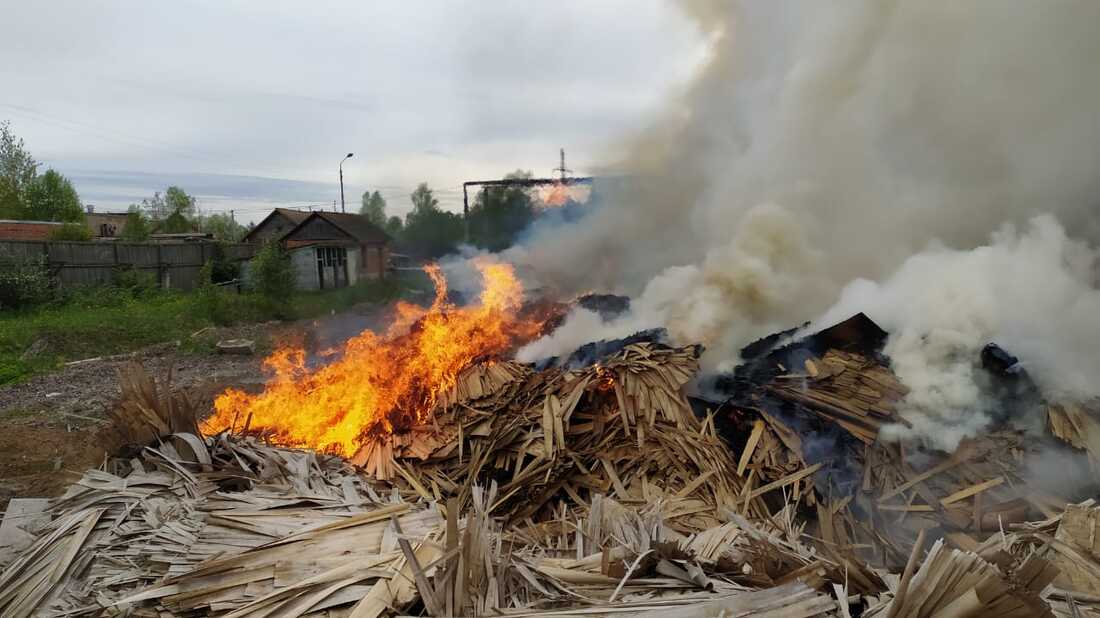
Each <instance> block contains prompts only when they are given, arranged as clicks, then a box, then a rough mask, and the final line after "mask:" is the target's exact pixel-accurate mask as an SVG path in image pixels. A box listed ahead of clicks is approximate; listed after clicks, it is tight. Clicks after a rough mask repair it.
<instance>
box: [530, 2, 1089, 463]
mask: <svg viewBox="0 0 1100 618" xmlns="http://www.w3.org/2000/svg"><path fill="white" fill-rule="evenodd" d="M685 8H686V9H687V10H688V12H689V13H690V14H691V15H693V16H694V17H695V18H696V19H697V21H698V23H699V24H700V27H701V30H703V31H704V32H705V33H706V34H707V35H708V36H710V37H711V41H712V45H713V50H712V58H711V61H710V62H709V63H708V65H707V66H706V67H705V68H704V69H703V71H702V72H701V74H700V75H699V77H698V79H697V80H696V81H695V82H694V83H693V84H692V86H691V87H690V88H689V89H688V90H687V91H686V92H685V93H684V95H683V97H682V98H681V99H679V100H678V101H676V104H675V105H674V106H673V107H672V108H671V109H670V111H669V114H668V117H667V118H666V119H665V121H664V122H661V123H660V124H658V125H657V126H656V127H654V129H653V130H652V131H650V132H648V133H646V134H645V135H642V136H640V137H638V138H637V139H635V140H633V141H632V142H630V143H628V144H626V145H624V146H623V147H622V148H623V150H625V151H627V152H629V153H630V156H629V157H628V159H627V160H626V161H625V162H624V163H623V164H622V165H621V166H619V167H617V168H616V171H617V172H620V173H623V174H625V175H627V176H628V177H630V178H631V179H632V181H631V182H630V183H629V186H628V188H626V189H624V190H622V191H619V192H618V193H617V194H616V195H614V196H612V199H610V200H609V201H608V203H607V204H606V205H605V206H603V207H602V208H600V209H598V210H596V211H594V212H593V213H592V214H591V215H590V216H588V217H586V218H584V219H583V220H582V221H580V222H579V223H578V224H576V225H572V226H567V227H564V228H560V229H557V230H549V231H548V230H543V231H542V232H540V234H538V235H536V236H534V237H533V238H531V239H529V240H528V242H527V243H525V246H524V247H523V248H522V249H517V250H515V251H513V252H511V253H510V259H512V260H515V261H517V262H519V263H521V264H524V265H526V266H527V267H528V268H530V269H533V271H534V272H535V274H536V275H537V278H538V280H539V282H540V284H541V285H543V286H546V287H547V288H552V289H556V290H560V291H564V292H579V291H584V290H589V289H593V288H595V289H601V290H606V291H614V292H620V293H627V294H630V295H632V296H634V297H635V298H636V301H635V303H634V305H633V306H634V310H633V314H632V315H630V316H626V317H624V318H621V319H619V320H616V321H614V322H612V323H610V324H608V323H603V322H601V321H598V320H594V319H593V317H594V316H592V315H586V314H584V313H577V314H575V315H574V316H571V317H570V319H569V320H568V321H567V322H566V324H565V326H564V327H563V329H562V330H560V331H559V332H558V333H555V335H554V337H553V338H552V339H549V340H545V341H542V342H537V343H536V344H533V345H532V346H531V347H530V348H528V349H527V350H525V351H524V356H525V357H527V358H533V357H536V356H539V355H547V354H559V353H563V352H566V351H568V346H571V345H573V344H574V343H576V342H579V341H589V340H594V339H600V338H606V337H611V336H618V335H621V334H628V333H627V332H626V331H628V330H630V329H633V328H635V327H649V326H666V327H668V328H669V329H670V332H671V333H672V335H673V336H674V337H676V338H679V339H682V340H684V341H691V342H695V341H699V342H703V343H705V344H707V346H708V350H709V352H708V354H709V357H708V358H707V359H705V360H707V361H708V362H709V365H710V366H711V367H715V366H721V365H723V364H728V363H731V362H735V361H736V360H737V359H736V350H737V349H738V348H739V346H740V345H742V344H744V343H746V342H748V341H749V340H751V339H753V338H755V337H758V336H760V335H763V334H766V333H768V332H771V331H773V330H775V329H777V328H780V327H787V326H790V325H792V324H795V323H798V322H800V321H802V320H805V319H812V318H814V317H816V316H819V315H821V314H822V313H823V312H825V311H826V310H827V309H828V308H829V307H830V306H832V305H833V304H834V302H835V301H836V299H837V298H838V295H839V294H840V293H841V290H842V289H845V285H846V284H847V283H848V282H850V281H853V280H856V279H859V278H864V279H868V280H880V281H887V282H886V283H884V284H882V285H881V286H874V285H873V284H870V283H854V284H852V286H851V287H848V288H847V289H845V293H844V298H845V301H842V303H841V305H842V306H848V307H850V308H851V309H853V310H861V309H862V310H865V309H866V308H865V307H857V306H855V305H856V304H857V303H854V302H848V301H849V300H850V299H855V298H857V297H858V296H859V291H860V290H861V289H862V290H864V291H865V296H866V298H865V300H866V301H867V302H871V301H872V300H873V297H875V296H876V294H877V295H886V296H887V297H891V298H901V297H909V298H910V299H911V300H912V302H913V306H917V307H920V308H921V309H919V310H918V309H909V310H905V309H902V308H901V305H900V304H899V303H895V304H892V305H890V303H888V302H887V301H886V300H882V301H881V305H882V306H883V307H886V306H887V305H890V307H889V308H885V309H883V310H882V311H881V313H882V314H883V315H882V317H881V318H880V319H883V320H884V321H886V322H888V324H886V325H885V326H887V327H888V328H893V329H894V330H895V331H896V332H897V333H898V334H896V335H895V336H894V338H893V339H892V340H891V344H890V345H891V349H890V352H891V353H892V354H894V355H896V358H895V362H896V364H897V368H898V370H899V372H901V373H903V374H904V375H903V378H905V379H907V380H912V381H913V384H910V386H913V387H914V394H913V396H912V397H911V399H910V401H909V405H910V412H911V413H912V414H913V415H914V418H918V419H919V418H921V417H920V414H925V417H924V418H925V419H927V420H928V425H927V426H926V427H923V428H921V429H920V431H921V432H922V435H930V434H933V433H935V432H936V431H938V430H939V425H946V426H949V427H952V428H956V429H957V431H956V429H952V430H951V431H950V432H947V433H951V432H954V434H953V435H947V436H945V437H944V438H943V440H942V443H943V444H950V443H952V442H954V441H955V440H956V437H955V436H957V435H962V434H964V433H967V432H973V431H975V430H976V428H978V427H981V426H983V425H984V423H985V422H986V421H985V420H984V419H983V418H981V417H980V416H974V414H975V409H976V408H973V407H971V403H972V402H974V401H975V400H976V399H975V398H976V397H977V396H978V395H977V392H978V390H980V389H979V388H978V387H977V386H976V385H975V381H974V379H972V378H973V376H969V375H967V374H966V370H965V368H964V365H965V364H966V363H969V362H971V358H968V359H967V360H966V362H962V361H959V362H955V361H954V359H956V358H961V357H963V356H965V355H966V354H968V353H970V352H972V351H973V350H974V349H975V348H974V346H976V345H979V344H984V343H985V342H987V341H989V340H996V341H998V342H1000V343H1002V344H1003V345H1004V346H1005V347H1006V348H1008V349H1009V350H1011V351H1012V352H1013V353H1015V354H1017V355H1018V356H1020V357H1021V358H1023V359H1025V360H1027V361H1028V362H1029V364H1030V365H1031V370H1032V373H1033V374H1035V375H1038V376H1039V377H1040V379H1041V380H1042V382H1043V383H1044V385H1045V386H1049V387H1051V388H1058V389H1064V390H1065V391H1066V392H1083V391H1085V390H1088V389H1089V387H1090V384H1100V382H1097V380H1098V379H1100V373H1097V372H1096V371H1095V368H1096V367H1095V363H1094V362H1093V363H1092V364H1090V363H1089V362H1087V357H1088V353H1089V352H1090V351H1091V350H1095V349H1097V348H1096V347H1095V345H1096V343H1097V341H1095V340H1094V339H1092V337H1091V336H1090V335H1087V334H1082V331H1080V330H1077V329H1085V330H1088V328H1089V325H1090V324H1091V325H1092V326H1091V330H1092V331H1095V330H1097V328H1096V326H1097V325H1100V324H1098V322H1100V318H1096V317H1092V318H1091V319H1092V320H1094V321H1093V322H1091V323H1089V319H1090V315H1089V313H1088V311H1089V309H1086V308H1092V303H1093V302H1094V301H1092V300H1089V299H1091V298H1093V295H1094V294H1095V289H1094V287H1091V286H1094V285H1095V283H1094V282H1092V281H1089V280H1088V278H1087V275H1085V274H1084V271H1085V269H1086V267H1085V266H1083V265H1081V264H1077V263H1076V262H1073V260H1075V259H1082V260H1083V259H1084V258H1080V256H1077V257H1073V256H1075V255H1077V254H1078V253H1087V251H1086V250H1085V249H1083V248H1082V247H1081V246H1080V245H1078V244H1074V243H1073V242H1071V241H1069V240H1068V239H1067V238H1066V237H1065V235H1064V234H1062V233H1060V232H1058V231H1057V230H1058V229H1059V228H1058V225H1057V223H1055V220H1054V219H1051V218H1043V219H1038V220H1036V221H1035V222H1034V223H1032V224H1029V225H1030V227H1029V228H1028V231H1027V232H1026V233H1024V234H1022V235H1020V234H1016V233H1014V232H1011V231H1003V232H1000V233H999V235H998V236H997V238H996V239H995V240H994V241H993V243H992V244H991V245H988V246H986V247H982V248H979V249H974V248H975V247H981V246H982V245H984V244H985V243H987V242H989V240H988V239H989V238H990V234H991V233H993V232H994V231H996V230H999V229H1002V227H1003V226H1004V225H1006V224H1009V225H1012V224H1015V225H1024V224H1025V223H1026V222H1027V221H1028V220H1029V219H1031V218H1032V217H1034V216H1036V215H1038V214H1041V213H1051V214H1052V216H1053V217H1054V218H1055V219H1057V221H1059V222H1061V224H1063V225H1065V226H1066V229H1068V230H1071V235H1072V236H1073V237H1074V238H1078V239H1096V238H1098V237H1100V233H1098V231H1100V226H1098V224H1097V218H1096V216H1095V215H1096V205H1097V203H1098V201H1100V115H1098V114H1097V112H1096V110H1097V109H1100V72H1098V71H1096V70H1095V67H1094V63H1095V58H1098V57H1100V3H1097V2H1088V1H1081V0H1049V1H1047V2H1044V3H1042V5H1041V7H1039V6H1037V5H1035V4H1033V3H1023V2H1019V3H1009V2H1003V1H1001V0H974V1H971V2H965V3H946V2H899V1H889V0H846V1H837V2H828V3H807V2H795V1H787V0H769V1H767V2H750V1H744V2H726V1H724V0H715V1H706V0H694V1H691V2H687V3H685ZM934 242H935V243H939V245H938V246H939V247H940V248H933V249H928V247H929V246H930V245H931V243H934ZM972 249H974V250H973V251H971V250H972ZM926 250H927V251H926ZM922 251H923V252H924V253H921V252H922ZM1017 253H1018V254H1020V255H1025V256H1028V257H1027V258H1023V257H1021V258H1019V259H1014V258H1013V257H1012V256H1013V255H1016V254H1017ZM918 254H919V255H918ZM1071 254H1072V255H1071ZM911 256H915V257H911ZM1054 256H1059V257H1058V260H1061V262H1059V263H1062V264H1063V265H1065V264H1069V263H1072V264H1074V265H1073V266H1072V267H1069V266H1066V267H1065V268H1063V269H1062V270H1058V269H1056V268H1054V264H1055V262H1054V260H1055V257H1054ZM1039 258H1045V259H1044V260H1041V261H1040V262H1039V263H1041V264H1042V266H1039V265H1038V264H1039V263H1037V265H1035V266H1032V267H1027V266H1026V263H1027V259H1034V260H1037V259H1039ZM928 264H934V265H935V268H933V267H932V266H928ZM1001 267H1004V268H1012V269H1013V270H1014V271H1017V272H1016V277H1017V278H1015V279H1014V278H1013V277H1012V276H1008V277H1007V278H1006V277H1005V276H1000V277H998V276H997V275H998V273H999V272H1000V271H998V270H997V269H998V268H1001ZM935 269H939V270H940V271H941V272H940V273H939V274H938V275H935V274H934V273H933V272H932V271H933V270H935ZM896 270H897V271H898V274H897V275H895V276H894V277H890V278H889V279H887V278H888V277H889V276H890V275H891V273H893V272H894V271H896ZM965 273H969V276H967V274H965ZM1058 273H1061V274H1060V275H1059V274H1058ZM1025 275H1026V276H1027V277H1026V278H1024V276H1025ZM986 277H988V278H989V279H990V280H989V281H988V282H987V283H984V284H978V283H977V280H978V279H979V278H986ZM933 283H940V284H941V287H935V286H933V285H932V284H933ZM1040 283H1043V284H1047V285H1046V286H1043V287H1040V286H1038V284H1040ZM909 286H913V289H914V290H917V289H919V290H924V292H925V294H927V295H930V297H932V298H936V299H938V303H939V304H935V305H933V304H932V301H931V300H925V301H922V302H917V296H918V294H917V293H916V292H913V293H909V292H907V289H908V287H909ZM1050 286H1056V287H1055V289H1053V290H1051V288H1050ZM871 290H876V291H874V292H872V291H871ZM1052 292H1054V293H1056V296H1055V299H1053V300H1040V297H1042V298H1043V299H1049V298H1050V296H1049V295H1050V294H1051V293H1052ZM1008 305H1011V306H1012V307H1011V309H1008V308H1006V306H1008ZM1051 312H1055V313H1053V314H1052V313H1051ZM1091 315H1092V316H1096V315H1100V314H1096V313H1095V312H1093V313H1092V314H1091ZM844 317H847V316H844ZM873 317H874V316H873ZM895 318H896V319H895ZM1044 322H1045V323H1048V324H1049V326H1048V327H1045V328H1040V327H1039V326H1037V325H1038V324H1041V323H1044ZM1029 324H1030V325H1032V326H1029V327H1026V328H1025V326H1026V325H1029ZM979 347H980V345H979ZM1063 359H1074V360H1075V361H1076V360H1081V361H1082V363H1083V364H1080V365H1078V366H1077V367H1078V370H1077V371H1073V372H1069V373H1065V372H1064V371H1065V369H1066V365H1073V363H1072V362H1069V361H1065V362H1063ZM922 376H923V378H922ZM922 379H923V380H924V381H922ZM1092 390H1094V391H1095V390H1096V387H1095V386H1093V387H1092ZM937 409H942V410H943V411H944V412H943V415H941V416H940V417H935V416H933V415H931V414H930V411H932V410H937Z"/></svg>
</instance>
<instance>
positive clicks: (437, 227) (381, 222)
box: [359, 170, 537, 258]
mask: <svg viewBox="0 0 1100 618" xmlns="http://www.w3.org/2000/svg"><path fill="white" fill-rule="evenodd" d="M505 178H508V179H526V178H531V172H525V171H522V170H516V171H515V172H513V173H511V174H508V175H507V176H505ZM409 199H410V200H411V201H412V206H413V207H412V210H410V211H409V212H408V213H407V214H406V215H405V218H404V219H403V220H402V219H401V217H398V216H396V215H394V216H387V215H386V200H385V198H383V197H382V195H381V194H380V193H379V192H378V191H374V192H371V191H365V192H364V193H363V196H362V206H361V207H360V209H359V214H361V215H362V216H364V217H366V218H367V220H369V221H370V222H371V223H373V224H375V225H377V226H378V227H380V228H382V229H384V230H385V231H386V232H387V233H388V234H389V235H390V236H391V237H393V238H394V240H395V241H396V242H397V244H398V246H399V247H400V248H402V249H404V250H406V251H408V252H409V253H412V254H413V255H416V256H418V257H424V258H438V257H441V256H443V255H446V254H448V253H453V252H454V251H456V250H457V248H458V246H459V245H460V244H462V242H463V240H464V236H465V225H464V224H463V221H462V215H460V214H457V213H453V212H450V211H447V210H443V209H442V208H440V207H439V200H438V199H437V198H436V197H435V194H434V192H433V191H432V190H431V188H429V187H428V184H427V183H420V185H419V186H417V187H416V190H415V191H413V192H412V194H411V195H410V196H409ZM536 214H537V211H536V208H535V205H534V202H533V201H532V199H531V196H530V195H529V194H528V192H527V191H526V190H525V189H523V188H521V187H484V188H482V190H481V191H479V192H478V194H477V195H476V196H475V198H474V203H473V205H472V206H471V207H470V214H469V226H470V239H469V242H470V244H471V245H473V246H475V247H479V248H482V249H487V250H489V251H502V250H504V249H507V248H508V247H510V246H512V245H513V244H515V242H516V241H517V240H518V239H519V236H520V234H521V233H522V232H523V230H524V229H525V228H527V226H528V225H530V224H531V222H532V221H533V220H534V219H535V217H536Z"/></svg>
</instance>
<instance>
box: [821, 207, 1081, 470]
mask: <svg viewBox="0 0 1100 618" xmlns="http://www.w3.org/2000/svg"><path fill="white" fill-rule="evenodd" d="M1098 260H1100V252H1097V251H1096V249H1095V248H1092V247H1089V246H1087V245H1085V244H1084V243H1080V242H1075V241H1072V240H1070V239H1069V238H1068V237H1067V236H1066V233H1065V230H1063V229H1062V227H1061V226H1060V225H1059V224H1058V223H1057V221H1055V219H1054V218H1053V217H1051V216H1049V215H1046V216H1041V217H1036V218H1035V219H1033V220H1031V221H1030V222H1029V223H1028V225H1027V227H1026V228H1025V229H1024V230H1023V231H1022V232H1018V231H1017V230H1016V229H1014V228H1013V227H1012V226H1005V227H1004V228H1002V229H1001V230H999V231H998V232H996V233H995V234H994V235H993V237H992V242H991V243H990V244H988V245H986V246H982V247H978V248H975V249H971V250H968V251H960V250H952V249H947V248H943V247H931V248H929V249H927V250H925V251H923V252H921V253H919V254H917V255H914V256H912V257H910V258H909V259H907V260H906V261H905V263H904V264H902V266H901V268H899V269H898V271H897V272H896V273H894V274H893V275H892V276H890V277H889V278H888V279H886V280H885V281H884V282H882V283H881V284H878V283H875V282H872V281H868V280H862V279H861V280H856V281H853V282H852V283H850V284H849V285H848V286H847V287H845V289H844V291H843V292H842V293H841V296H840V300H839V301H838V302H837V304H836V305H835V306H833V307H832V308H831V309H830V310H829V311H827V312H826V313H825V315H824V316H823V317H822V318H821V319H820V320H819V321H818V324H817V325H820V326H826V325H829V324H832V323H835V322H837V321H839V320H842V319H844V318H846V317H848V316H850V315H852V314H853V313H856V312H858V311H863V312H865V313H866V314H867V315H868V316H870V317H871V319H873V320H875V321H876V322H878V323H879V325H880V326H882V327H883V328H885V329H886V330H887V331H888V332H890V339H889V341H888V343H887V345H886V350H885V352H886V354H887V355H888V356H889V357H890V359H891V361H892V363H893V368H894V370H895V371H896V372H897V374H898V376H899V377H900V378H901V380H902V381H903V382H904V383H905V384H906V385H908V386H909V387H910V388H911V389H912V393H911V394H910V395H909V396H908V397H907V398H906V400H905V401H904V404H903V408H902V410H901V412H902V413H903V415H904V416H905V418H906V419H907V420H909V421H910V422H911V423H912V424H913V427H912V428H911V429H909V428H905V427H902V426H895V427H891V428H889V431H887V432H886V433H885V434H884V435H885V436H886V437H921V438H923V439H925V440H926V441H928V442H929V443H930V445H931V446H934V447H936V448H941V449H944V450H949V451H950V450H953V449H954V448H955V446H956V445H957V444H958V442H959V440H960V439H962V438H963V437H966V436H973V435H977V434H978V433H979V432H980V431H982V430H983V429H986V428H987V426H988V425H989V424H990V422H991V419H990V418H989V417H988V416H987V415H986V414H985V413H984V410H985V408H986V407H987V405H988V402H986V401H985V395H984V393H985V390H984V389H983V384H982V379H981V378H982V377H984V376H983V375H982V370H981V369H979V368H978V359H979V355H980V351H981V349H982V347H983V346H985V344H987V343H990V342H996V343H997V344H999V345H1001V346H1002V347H1003V348H1005V349H1006V350H1008V351H1009V352H1010V353H1012V354H1014V355H1016V356H1018V357H1019V358H1020V359H1021V362H1022V365H1023V366H1024V367H1025V368H1026V369H1027V371H1028V373H1029V374H1030V375H1031V377H1032V378H1034V379H1035V381H1036V382H1037V383H1038V385H1039V386H1040V387H1041V389H1042V391H1043V392H1044V393H1045V394H1046V395H1047V396H1048V397H1049V398H1052V399H1060V398H1065V399H1071V400H1083V399H1087V398H1089V397H1091V396H1093V395H1095V394H1096V393H1097V392H1100V354H1098V353H1097V352H1098V351H1100V290H1097V289H1096V287H1095V277H1096V274H1097V273H1096V266H1097V264H1098V263H1100V262H1098ZM817 325H815V326H817ZM811 328H813V327H811Z"/></svg>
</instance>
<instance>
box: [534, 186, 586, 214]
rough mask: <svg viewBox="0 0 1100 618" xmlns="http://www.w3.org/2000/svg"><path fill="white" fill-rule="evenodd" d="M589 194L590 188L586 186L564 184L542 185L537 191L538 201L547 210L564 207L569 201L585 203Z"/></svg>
mask: <svg viewBox="0 0 1100 618" xmlns="http://www.w3.org/2000/svg"><path fill="white" fill-rule="evenodd" d="M590 193H591V187H589V186H588V185H587V184H576V185H571V184H566V183H564V182H555V183H553V184H550V185H543V186H541V187H539V189H538V194H539V200H540V201H541V202H542V205H543V206H546V207H549V208H557V207H560V206H565V205H566V204H567V203H569V202H570V201H573V202H581V203H584V202H587V201H588V198H589V195H590Z"/></svg>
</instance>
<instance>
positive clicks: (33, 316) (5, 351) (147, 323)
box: [0, 280, 420, 384]
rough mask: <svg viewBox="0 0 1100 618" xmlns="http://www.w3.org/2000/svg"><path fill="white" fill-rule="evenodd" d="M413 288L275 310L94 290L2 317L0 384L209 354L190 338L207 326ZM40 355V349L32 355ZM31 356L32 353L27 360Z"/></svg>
mask: <svg viewBox="0 0 1100 618" xmlns="http://www.w3.org/2000/svg"><path fill="white" fill-rule="evenodd" d="M418 287H420V286H418V285H416V284H415V283H412V284H410V283H408V282H398V281H394V280H389V281H385V282H367V283H362V284H358V285H355V286H352V287H348V288H342V289H339V290H327V291H321V292H299V293H297V294H295V295H294V296H293V297H292V298H290V299H289V300H288V301H287V302H285V303H282V304H280V305H278V306H274V305H272V304H271V303H270V302H268V301H266V300H265V299H263V298H261V297H260V296H258V295H255V294H239V295H238V294H230V293H221V294H218V295H217V297H216V299H215V300H214V301H213V302H212V301H211V298H210V297H209V296H205V297H204V295H203V294H201V293H190V294H183V293H169V292H162V291H155V290H154V291H147V292H142V293H135V292H134V291H132V290H127V289H122V288H97V289H90V290H84V291H80V292H77V293H72V294H69V295H67V298H66V300H65V301H64V302H57V303H52V304H49V305H46V306H43V307H38V308H35V309H33V310H27V311H19V312H0V384H9V383H12V382H18V381H21V380H25V379H27V378H29V377H31V376H33V375H35V374H37V373H41V372H44V371H49V370H51V369H54V368H56V367H58V366H60V365H61V364H62V363H64V362H67V361H73V360H79V359H82V358H90V357H95V356H105V355H110V354H120V353H124V352H129V351H131V350H136V349H139V348H143V347H145V346H149V345H153V344H157V343H163V342H169V341H176V340H179V341H181V342H183V344H182V348H183V349H184V350H185V351H189V352H194V353H206V352H210V351H212V350H211V344H210V342H203V343H199V342H196V341H195V340H193V339H192V338H191V334H192V333H195V332H196V331H199V330H200V329H202V328H205V327H207V326H221V325H231V324H242V323H250V322H263V321H267V320H272V319H296V318H310V317H315V316H321V315H327V314H329V313H332V312H340V311H344V310H347V309H349V308H351V307H352V306H354V305H359V304H362V303H386V302H390V301H392V300H394V299H396V298H398V297H400V296H402V295H403V294H405V293H407V292H409V291H410V290H411V289H413V288H418ZM34 348H37V349H34ZM28 350H30V352H28Z"/></svg>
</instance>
